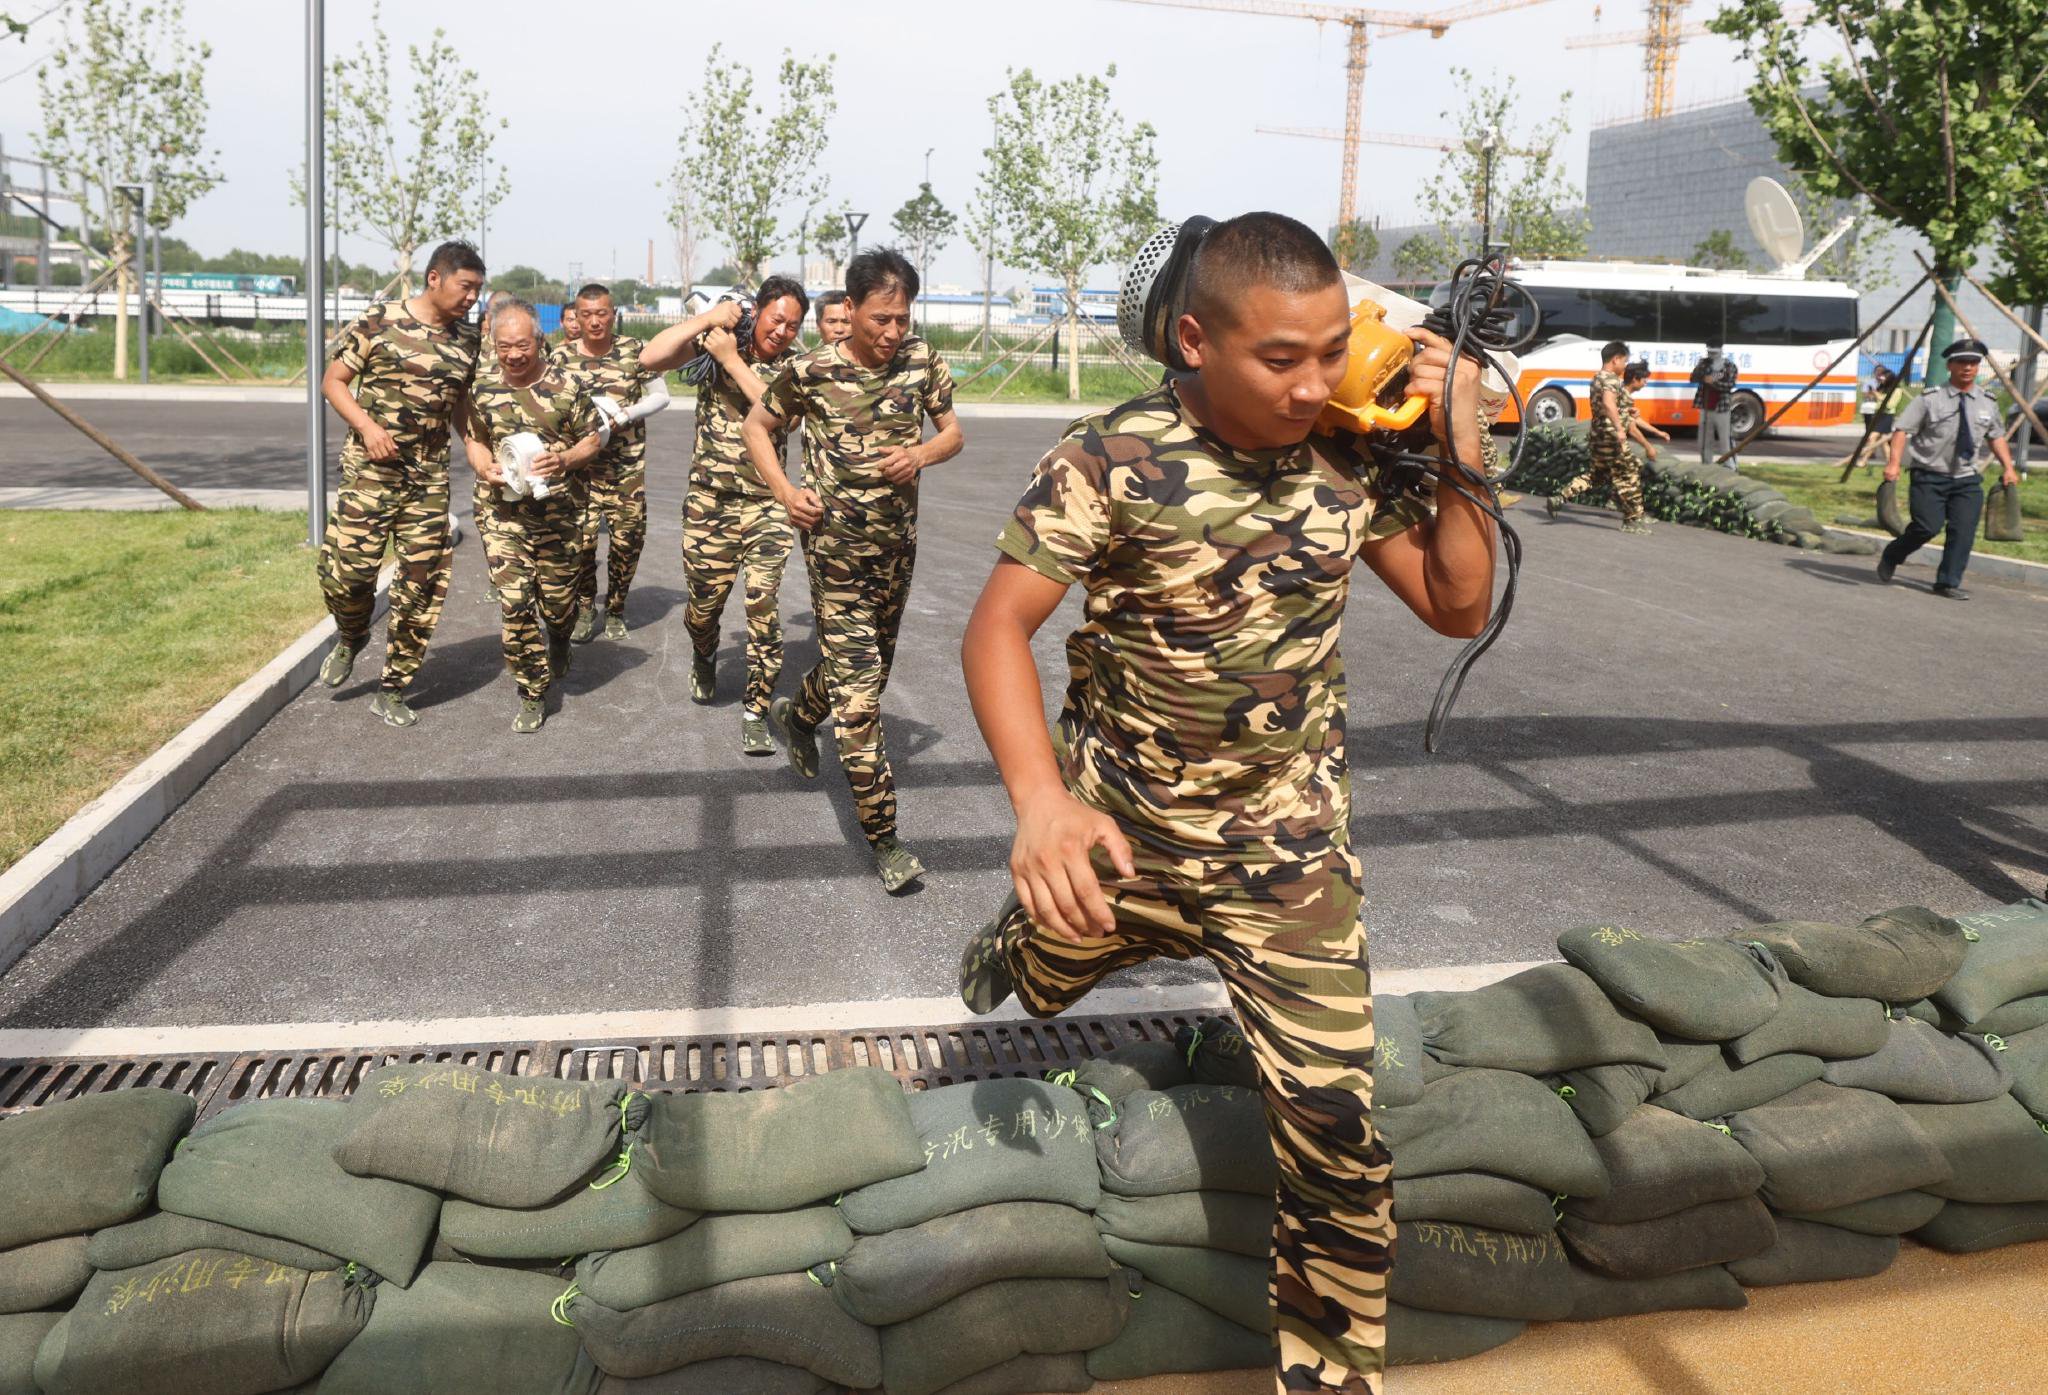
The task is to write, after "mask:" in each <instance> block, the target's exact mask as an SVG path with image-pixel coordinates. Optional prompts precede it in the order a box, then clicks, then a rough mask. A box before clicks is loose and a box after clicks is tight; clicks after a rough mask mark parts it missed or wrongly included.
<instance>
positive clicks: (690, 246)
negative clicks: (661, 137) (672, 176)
mask: <svg viewBox="0 0 2048 1395" xmlns="http://www.w3.org/2000/svg"><path fill="white" fill-rule="evenodd" d="M668 217H669V227H670V231H671V233H672V234H673V236H674V238H675V244H676V277H677V279H678V280H680V281H681V282H682V283H683V294H684V295H688V294H689V293H690V287H691V286H693V285H695V284H696V283H697V214H696V208H695V206H694V205H693V204H692V202H691V200H690V190H689V187H688V186H687V185H678V186H676V188H675V190H674V197H673V198H672V199H671V200H670V203H669V210H668Z"/></svg>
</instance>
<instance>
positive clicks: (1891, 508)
mask: <svg viewBox="0 0 2048 1395" xmlns="http://www.w3.org/2000/svg"><path fill="white" fill-rule="evenodd" d="M1877 522H1878V526H1879V527H1881V528H1883V529H1884V530H1885V531H1886V532H1887V533H1890V534H1891V535H1892V536H1893V537H1895V538H1896V537H1897V536H1898V535H1899V534H1901V533H1903V532H1905V531H1906V511H1905V510H1904V509H1902V508H1900V507H1899V482H1898V481H1897V480H1880V481H1878V485H1877Z"/></svg>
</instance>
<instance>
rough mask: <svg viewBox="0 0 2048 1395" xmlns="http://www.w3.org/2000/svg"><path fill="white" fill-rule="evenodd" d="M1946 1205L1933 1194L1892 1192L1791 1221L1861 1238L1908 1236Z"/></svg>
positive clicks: (1798, 1215) (1801, 1213)
mask: <svg viewBox="0 0 2048 1395" xmlns="http://www.w3.org/2000/svg"><path fill="white" fill-rule="evenodd" d="M1946 1204H1947V1203H1945V1202H1944V1201H1943V1200H1942V1199H1941V1198H1940V1197H1938V1196H1936V1195H1934V1193H1932V1192H1921V1191H1912V1192H1892V1193H1890V1194H1889V1195H1886V1196H1874V1197H1872V1198H1870V1200H1868V1201H1857V1202H1852V1203H1851V1204H1849V1205H1847V1206H1837V1207H1835V1208H1833V1209H1832V1210H1828V1211H1802V1212H1800V1213H1799V1214H1797V1215H1794V1216H1792V1217H1790V1219H1792V1220H1795V1221H1811V1222H1812V1223H1813V1224H1815V1225H1831V1226H1834V1227H1835V1228H1836V1229H1838V1230H1853V1231H1855V1232H1857V1233H1858V1234H1859V1235H1905V1234H1907V1233H1908V1232H1910V1231H1915V1230H1918V1229H1919V1228H1920V1227H1921V1226H1923V1225H1926V1224H1927V1223H1928V1222H1929V1221H1931V1220H1933V1219H1934V1217H1935V1216H1936V1215H1937V1214H1938V1213H1939V1212H1940V1211H1941V1208H1942V1207H1943V1206H1944V1205H1946Z"/></svg>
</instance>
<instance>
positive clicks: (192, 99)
mask: <svg viewBox="0 0 2048 1395" xmlns="http://www.w3.org/2000/svg"><path fill="white" fill-rule="evenodd" d="M73 20H76V21H77V22H76V25H75V26H74V25H73V23H72V21H73ZM212 56H213V50H212V49H210V48H208V47H207V46H206V45H205V44H199V45H197V46H194V45H192V44H189V43H187V42H186V39H185V6H184V0H165V3H162V4H144V5H142V6H140V7H139V8H138V7H137V6H136V5H135V4H134V0H85V3H84V4H83V5H82V6H81V7H79V8H78V9H75V10H73V11H71V12H70V13H69V14H68V15H67V16H66V21H65V29H64V39H63V41H62V42H61V43H59V44H58V45H57V47H56V49H55V50H54V51H53V52H52V53H51V54H50V57H49V60H48V61H47V62H45V63H44V64H43V65H42V66H41V67H40V68H39V69H38V70H37V73H36V81H37V84H38V86H39V87H40V88H41V95H42V107H43V129H42V131H41V132H40V133H39V134H38V136H37V137H36V154H37V156H38V157H39V158H41V159H43V160H45V161H47V162H49V163H50V164H51V165H53V166H55V168H56V171H57V178H58V180H59V181H60V182H61V183H62V184H63V186H64V190H65V192H66V193H67V194H70V195H71V196H72V197H73V198H76V199H77V200H78V201H79V207H80V209H81V217H82V220H83V222H84V224H85V229H84V230H85V232H86V233H87V236H88V238H89V239H90V240H91V241H93V242H95V243H100V242H102V241H104V245H105V246H106V248H107V252H108V254H109V256H110V257H111V258H112V260H113V264H114V265H115V266H116V267H117V268H119V272H118V278H117V281H116V294H115V306H116V317H115V320H114V376H115V377H116V378H126V377H127V376H128V295H129V292H130V291H131V290H132V289H133V288H134V285H135V282H134V279H133V277H134V272H135V269H136V268H135V259H134V256H133V254H134V252H135V250H136V247H135V214H134V205H133V204H132V203H131V202H130V195H128V194H126V193H123V192H122V186H123V185H137V184H140V185H147V186H152V187H151V188H150V193H149V197H148V220H149V224H150V226H152V227H155V228H157V229H159V230H161V229H164V228H167V227H169V226H170V225H171V224H172V223H174V222H176V221H177V220H178V219H179V218H180V217H182V216H184V213H185V210H186V209H187V208H189V207H191V205H192V202H193V201H194V200H195V199H198V198H199V197H200V196H202V195H204V194H205V193H206V192H207V191H208V190H210V189H212V188H213V187H214V186H215V185H216V184H218V183H220V180H221V175H220V171H219V169H218V168H217V167H216V166H215V164H214V160H215V159H217V158H218V156H219V152H218V151H209V150H205V149H203V148H202V145H203V143H204V141H205V139H206V64H207V60H208V59H209V58H211V57H212ZM144 132H147V133H148V134H147V135H146V136H144V135H143V134H142V133H144Z"/></svg>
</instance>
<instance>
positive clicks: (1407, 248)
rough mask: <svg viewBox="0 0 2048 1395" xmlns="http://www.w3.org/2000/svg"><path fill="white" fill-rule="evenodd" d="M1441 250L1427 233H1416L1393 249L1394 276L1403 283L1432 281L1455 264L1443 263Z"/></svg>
mask: <svg viewBox="0 0 2048 1395" xmlns="http://www.w3.org/2000/svg"><path fill="white" fill-rule="evenodd" d="M1442 257H1443V249H1442V247H1441V246H1440V245H1439V243H1438V241H1437V239H1436V238H1435V237H1433V236H1431V235H1430V234H1428V233H1416V234H1414V235H1413V236H1411V237H1409V238H1407V239H1405V240H1404V241H1403V242H1402V243H1401V245H1400V246H1399V247H1396V248H1395V249H1394V274H1395V275H1396V276H1398V277H1400V278H1401V279H1402V280H1403V281H1434V280H1436V279H1437V278H1438V277H1440V276H1442V275H1443V274H1444V272H1446V271H1448V270H1450V268H1451V267H1452V266H1455V265H1457V263H1455V262H1451V263H1448V264H1446V263H1444V262H1443V260H1442Z"/></svg>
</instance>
